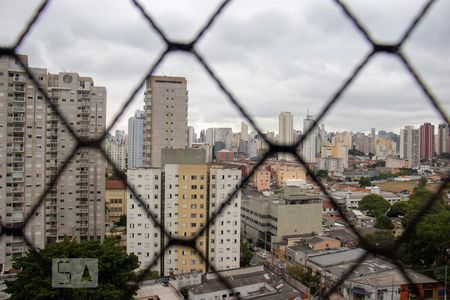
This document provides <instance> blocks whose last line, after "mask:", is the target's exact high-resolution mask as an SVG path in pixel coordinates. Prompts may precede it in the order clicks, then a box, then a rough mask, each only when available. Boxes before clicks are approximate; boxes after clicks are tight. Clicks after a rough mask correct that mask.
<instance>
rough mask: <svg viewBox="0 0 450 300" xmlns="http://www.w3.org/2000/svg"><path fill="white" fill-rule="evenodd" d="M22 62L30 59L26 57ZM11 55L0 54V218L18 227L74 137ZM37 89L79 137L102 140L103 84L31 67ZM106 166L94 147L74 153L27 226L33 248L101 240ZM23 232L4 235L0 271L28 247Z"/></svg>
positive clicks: (65, 157)
mask: <svg viewBox="0 0 450 300" xmlns="http://www.w3.org/2000/svg"><path fill="white" fill-rule="evenodd" d="M19 60H20V61H21V62H23V63H24V64H25V65H28V57H27V56H25V55H20V56H19ZM19 60H16V59H15V58H11V57H6V56H3V57H1V58H0V119H1V120H3V121H4V122H3V123H2V124H0V169H1V170H2V171H1V173H0V216H1V220H2V222H3V224H4V225H5V226H7V227H15V228H20V227H21V226H23V222H24V219H25V217H26V216H27V214H28V213H29V211H30V208H31V207H33V205H34V204H35V203H36V202H37V201H38V200H39V198H40V196H41V194H42V193H43V192H44V190H45V188H46V185H47V184H49V183H50V181H52V180H53V178H54V177H55V176H56V174H57V171H58V168H59V167H60V166H61V164H62V163H63V162H64V161H66V160H67V158H68V156H69V155H70V154H71V152H72V151H73V149H74V146H75V141H74V139H73V137H72V136H71V134H70V133H69V131H68V130H67V128H66V127H65V126H64V125H63V124H62V122H61V120H60V118H59V117H58V115H57V114H56V113H55V112H54V111H53V110H52V109H51V107H50V106H48V103H47V102H46V100H45V99H44V95H42V94H41V93H40V92H39V91H38V89H37V87H36V86H35V85H34V83H33V82H32V81H31V80H30V78H29V76H28V75H27V74H26V73H25V71H24V70H23V69H22V67H21V66H20V64H19ZM30 70H31V72H32V73H33V74H34V76H35V78H36V79H37V80H38V81H39V83H40V85H41V87H42V88H43V89H44V90H45V91H47V92H48V95H49V101H50V102H52V103H54V104H55V105H56V106H57V107H58V109H59V111H60V112H61V114H62V115H64V116H65V118H66V120H67V122H69V124H70V125H71V126H72V127H73V129H74V131H75V132H76V133H77V134H78V135H79V136H80V137H81V138H83V139H95V138H99V137H100V136H101V135H102V134H103V132H104V130H105V126H106V122H105V121H106V89H105V88H104V87H96V86H94V82H93V80H92V78H90V77H81V76H79V75H78V74H77V73H59V74H49V73H48V72H47V70H46V69H43V68H30ZM104 178H105V166H104V159H103V156H102V155H101V154H100V153H99V152H98V151H96V150H94V149H87V148H83V149H80V150H78V151H77V153H76V154H75V156H74V157H73V159H72V160H71V161H70V162H69V163H68V165H67V168H66V169H65V171H64V172H63V173H62V174H60V176H59V178H58V182H57V184H56V185H55V186H54V187H53V188H52V189H51V190H50V191H49V192H48V193H47V195H46V197H45V198H44V199H45V200H44V203H43V204H42V205H41V206H40V207H39V208H38V209H37V210H36V211H35V213H34V215H33V217H32V218H31V219H30V220H29V221H28V223H27V225H26V226H25V229H24V234H25V236H26V237H27V238H28V239H29V240H30V241H31V244H32V245H33V246H34V247H36V248H42V247H44V246H45V244H46V243H47V242H55V241H57V240H60V239H62V238H63V237H64V236H69V237H73V238H77V239H78V240H87V239H102V238H103V236H104V233H105V223H104V222H105V214H104V213H105V209H104V207H105V204H104V189H105V182H104V180H105V179H104ZM26 249H27V248H26V245H25V243H24V241H23V239H22V238H20V237H15V236H8V235H4V236H3V238H2V239H1V241H0V264H1V269H3V270H5V269H10V268H11V267H12V258H14V257H17V256H22V255H23V253H24V252H25V251H26Z"/></svg>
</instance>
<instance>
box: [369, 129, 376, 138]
mask: <svg viewBox="0 0 450 300" xmlns="http://www.w3.org/2000/svg"><path fill="white" fill-rule="evenodd" d="M375 137H376V135H375V128H371V129H370V138H372V139H375Z"/></svg>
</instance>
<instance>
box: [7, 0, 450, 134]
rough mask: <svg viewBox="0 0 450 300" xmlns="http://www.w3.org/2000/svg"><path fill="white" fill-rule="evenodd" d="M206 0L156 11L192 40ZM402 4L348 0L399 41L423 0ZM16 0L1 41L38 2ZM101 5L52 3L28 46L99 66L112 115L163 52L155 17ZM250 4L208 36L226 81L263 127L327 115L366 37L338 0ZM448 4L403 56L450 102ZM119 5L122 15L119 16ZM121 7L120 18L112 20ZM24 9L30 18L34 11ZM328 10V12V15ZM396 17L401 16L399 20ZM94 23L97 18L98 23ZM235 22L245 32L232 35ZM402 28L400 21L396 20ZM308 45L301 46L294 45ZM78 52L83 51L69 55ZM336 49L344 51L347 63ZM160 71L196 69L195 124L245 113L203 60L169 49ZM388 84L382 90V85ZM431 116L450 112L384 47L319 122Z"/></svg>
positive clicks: (125, 6) (41, 60) (206, 46)
mask: <svg viewBox="0 0 450 300" xmlns="http://www.w3.org/2000/svg"><path fill="white" fill-rule="evenodd" d="M405 3H406V2H405ZM405 3H403V4H405ZM204 4H205V5H200V6H195V8H194V7H190V6H189V4H185V3H177V4H172V5H170V6H168V7H167V5H165V6H163V5H160V4H159V3H154V4H152V5H154V6H152V10H151V14H152V16H154V18H155V20H156V21H157V22H158V23H160V24H161V27H162V28H163V30H164V32H166V33H167V34H168V36H169V37H170V38H174V39H179V40H187V39H188V38H189V37H190V36H192V35H193V34H194V33H195V32H196V30H197V28H199V27H200V26H201V25H202V23H203V22H204V20H206V19H207V17H208V15H209V14H210V13H211V12H212V11H213V10H214V9H215V8H216V6H217V3H210V2H209V1H208V2H206V3H204ZM403 4H402V1H400V2H399V3H395V4H393V3H387V2H377V3H370V4H367V3H364V4H361V3H357V2H353V1H351V2H350V3H348V5H349V7H350V8H351V9H352V10H354V12H355V14H357V15H358V16H360V17H361V18H362V19H363V18H365V20H364V21H365V22H366V23H364V25H365V26H366V27H367V28H369V30H370V31H371V32H372V34H373V36H374V37H375V38H377V39H379V40H382V41H384V40H386V41H391V40H395V39H396V38H397V37H398V36H399V35H401V33H402V29H403V28H406V25H407V24H408V22H409V20H410V19H411V18H412V17H413V16H414V15H415V14H416V12H417V11H418V10H419V9H420V7H421V6H422V4H423V2H422V1H414V2H411V1H409V2H408V5H403ZM6 5H7V6H6V7H5V9H2V12H0V16H1V18H0V19H2V20H3V22H7V23H8V26H9V27H12V28H14V30H11V31H7V32H2V33H1V34H0V42H1V44H2V45H7V44H9V43H10V42H11V40H12V37H13V36H15V34H16V33H17V31H20V28H21V24H22V23H23V20H21V19H20V18H18V19H17V20H16V19H11V16H12V15H13V14H9V13H8V12H9V11H10V10H14V9H18V8H19V7H18V6H20V9H22V10H23V11H24V12H27V11H30V12H31V11H32V9H33V8H34V6H33V5H29V3H26V2H24V3H20V4H17V3H12V4H10V3H8V4H6ZM102 5H104V3H101V2H99V3H97V2H96V3H92V4H91V3H90V4H89V7H90V9H89V10H85V9H83V5H80V4H79V3H75V2H74V3H70V2H68V3H64V5H62V4H59V3H52V4H51V5H50V6H49V8H48V10H47V11H46V13H45V14H47V15H48V17H44V18H42V19H41V20H39V22H38V24H37V26H36V28H34V29H33V30H32V32H31V33H30V36H29V37H28V38H27V39H26V40H25V43H24V44H23V46H22V47H21V48H20V51H21V52H22V53H24V54H28V55H29V56H30V63H31V64H32V65H34V66H37V67H40V66H45V67H47V68H48V70H49V72H56V71H60V70H77V71H78V72H80V73H83V74H92V76H93V77H95V78H96V82H98V84H100V85H102V86H106V88H107V89H108V91H109V96H108V97H109V100H110V101H109V105H108V114H107V116H108V119H107V123H109V122H110V121H111V118H112V117H113V116H114V115H115V114H116V113H117V112H118V111H119V109H120V107H121V105H122V103H123V101H124V100H125V99H126V97H127V96H128V95H129V93H130V92H131V90H132V89H133V88H134V87H135V85H136V83H137V82H138V81H139V80H140V79H141V78H142V77H143V74H144V73H145V72H146V71H147V68H148V67H149V66H150V65H151V64H152V62H153V61H154V60H155V59H156V57H157V56H158V54H159V53H160V52H161V51H162V49H163V45H162V43H161V41H159V40H158V38H157V36H156V35H155V34H154V33H153V32H151V31H150V30H148V29H147V28H148V27H147V24H146V23H145V20H142V18H141V17H140V16H139V13H138V12H137V11H136V10H135V9H134V8H133V7H132V6H131V5H130V4H129V3H127V2H125V3H122V4H120V3H114V4H110V3H108V8H109V9H108V10H104V9H101V7H102ZM249 5H250V4H248V3H243V2H232V3H231V4H230V5H229V6H228V7H227V8H226V9H225V10H224V13H223V15H222V16H221V17H220V18H218V20H217V22H216V23H215V24H214V25H213V27H212V28H211V30H210V32H208V34H207V35H206V36H205V39H204V40H202V41H201V43H200V44H199V46H198V50H199V52H200V53H201V54H203V55H204V56H205V59H206V61H207V62H208V63H209V64H210V66H211V68H212V69H213V70H214V71H215V72H216V73H217V75H218V77H219V78H220V79H221V80H222V81H223V82H224V84H225V86H226V87H227V88H228V89H229V90H230V91H231V92H232V93H233V94H234V95H235V96H236V97H237V98H238V99H239V100H240V101H241V102H242V104H243V105H244V107H245V108H246V109H247V110H248V111H249V112H250V113H251V115H252V116H254V117H255V121H256V122H257V124H259V126H260V128H261V130H262V131H267V130H269V131H276V128H277V127H278V124H277V115H278V114H279V113H280V112H281V111H291V112H292V113H293V116H294V128H301V120H299V118H303V116H304V115H305V112H306V110H307V108H308V107H309V110H310V112H311V114H312V115H313V116H314V117H317V114H318V112H320V110H321V109H322V107H323V106H324V105H325V102H326V101H327V100H328V99H329V98H330V96H331V95H332V94H333V93H334V92H335V91H336V89H337V88H338V87H339V85H340V84H342V82H343V80H344V79H345V77H346V76H347V75H348V74H349V73H350V71H351V70H352V68H353V67H354V66H355V65H356V64H357V63H358V62H359V60H360V59H361V58H362V57H363V56H364V54H365V53H366V52H367V51H368V46H367V45H366V44H365V42H364V40H363V39H362V38H361V36H360V35H359V33H358V32H357V31H356V30H355V29H354V28H353V27H352V25H351V24H350V23H349V22H348V20H346V19H345V17H344V16H342V14H341V12H340V11H339V9H338V8H337V7H335V5H334V4H333V3H328V2H327V3H324V4H322V5H320V6H319V5H318V4H313V3H296V2H294V3H292V5H286V6H279V5H278V6H277V5H276V4H271V3H267V4H264V5H262V4H261V5H258V6H256V7H255V9H254V10H248V9H246V8H248V6H249ZM270 5H275V6H274V7H270ZM449 5H450V4H449V3H447V2H444V1H440V2H437V3H436V5H434V6H433V7H432V8H431V10H430V12H429V14H431V15H432V18H431V17H430V18H428V19H427V18H426V19H425V20H424V22H422V23H421V24H420V26H418V28H417V29H416V30H415V31H414V32H413V35H412V37H411V39H410V40H409V41H408V43H407V44H406V45H405V49H404V50H405V55H406V56H407V57H408V58H410V59H411V60H412V63H413V66H414V67H415V68H416V69H417V71H418V72H419V74H421V75H422V77H423V80H424V81H425V82H426V83H427V84H428V85H429V86H430V88H431V90H433V92H434V93H435V96H436V97H437V98H438V100H440V101H441V102H442V103H441V104H442V105H443V106H444V108H446V109H447V111H448V108H449V106H450V102H449V101H448V100H446V99H450V97H449V95H450V91H449V86H450V85H449V84H448V80H447V77H446V76H443V74H448V66H447V65H446V64H443V63H440V62H441V61H445V60H447V59H448V53H450V51H449V45H448V43H445V42H442V41H445V40H446V39H445V37H446V36H447V35H448V31H449V28H448V26H447V25H446V16H445V13H444V12H445V11H448V6H449ZM80 9H82V10H83V12H82V14H83V18H84V19H83V20H84V22H75V21H74V22H71V18H72V16H71V15H77V14H76V13H73V14H72V12H77V11H79V10H80ZM147 9H148V8H147ZM118 11H120V14H117V12H118ZM248 11H251V13H247V12H248ZM66 12H70V14H69V13H67V14H66ZM368 12H370V13H371V14H373V15H374V16H383V20H384V22H381V23H380V22H375V20H376V18H375V17H373V18H366V17H367V14H368ZM111 14H112V15H114V18H111ZM23 15H24V16H23V18H25V17H26V13H24V14H23ZM322 15H326V16H327V18H323V17H318V16H322ZM393 15H395V16H397V17H398V18H395V19H394V18H391V16H393ZM255 16H256V17H255ZM294 16H295V17H294ZM298 16H302V18H299V17H298ZM99 17H101V18H102V19H103V20H104V24H103V25H102V26H101V27H98V26H90V25H92V24H96V23H97V22H96V20H97V19H98V18H99ZM261 18H263V19H265V20H266V22H265V24H266V25H265V27H264V32H265V34H266V35H267V37H264V36H261V34H260V33H259V32H262V31H261V27H260V24H259V22H258V24H256V23H255V22H254V21H253V20H257V19H261ZM112 20H114V22H113V21H112ZM299 20H302V21H299ZM49 22H51V23H49ZM302 22H303V23H302ZM62 24H64V26H63V25H62ZM67 24H68V25H67ZM85 26H89V30H86V27H85ZM140 27H143V28H145V29H144V31H141V30H137V29H138V28H140ZM237 27H242V28H246V30H243V31H242V32H240V31H239V30H238V31H237V32H239V34H230V33H231V31H232V32H235V31H236V30H235V29H236V28H237ZM331 28H332V29H333V30H331ZM392 28H396V30H390V29H392ZM397 28H398V29H397ZM285 29H287V30H285ZM436 29H438V30H436ZM55 30H58V32H57V33H56V32H55ZM230 30H231V31H230ZM113 32H114V34H112V33H113ZM280 32H283V35H280V34H279V33H280ZM61 33H63V34H61ZM64 33H66V34H64ZM431 33H432V34H431ZM54 36H60V37H62V36H65V38H54ZM276 36H280V37H277V38H275V37H276ZM281 36H282V37H281ZM336 36H339V39H338V38H336ZM252 37H254V38H252ZM74 39H75V41H85V43H89V47H85V46H86V44H83V42H73V41H74ZM41 41H45V42H44V43H45V44H41ZM297 41H298V42H301V41H305V42H306V43H297ZM323 41H327V43H324V42H323ZM300 44H301V45H302V48H298V47H297V46H295V45H300ZM99 45H100V46H99ZM262 45H264V46H265V47H261V46H262ZM428 45H432V47H428ZM291 46H292V49H290V48H291ZM240 47H245V48H240ZM105 48H106V49H108V52H107V53H108V54H107V55H92V54H93V53H104V52H103V50H104V49H105ZM116 48H117V49H120V50H119V51H117V50H115V49H116ZM86 49H88V50H86ZM243 49H246V50H247V49H248V53H247V52H246V51H245V52H244V54H245V55H241V54H242V53H243V52H242V50H243ZM328 49H338V50H335V51H331V50H328ZM55 51H57V52H55ZM73 51H76V53H78V54H79V55H77V56H76V57H73V56H71V55H68V54H69V53H73ZM336 51H337V52H336ZM242 57H243V58H242ZM335 57H339V61H336V59H334V58H335ZM157 74H158V75H174V76H175V75H176V76H183V77H186V78H187V79H188V85H189V86H190V108H189V113H188V114H189V116H190V118H189V120H188V125H190V126H194V127H195V128H196V129H203V128H207V127H233V129H234V130H237V129H238V128H239V127H238V126H239V122H240V121H242V118H241V115H240V114H239V113H238V112H237V110H236V109H235V108H233V107H232V106H231V105H230V104H229V103H228V100H227V99H226V98H225V96H224V95H223V93H221V92H220V91H219V90H218V89H217V88H216V86H215V84H214V83H213V82H212V81H211V79H210V78H208V77H207V76H206V73H205V71H204V70H203V69H202V67H201V66H199V65H198V64H196V63H195V61H194V60H193V59H191V58H190V57H188V56H186V55H185V54H179V53H174V54H171V55H169V56H168V57H167V58H166V59H165V60H164V61H163V63H162V65H161V66H160V67H159V68H158V69H157V70H156V71H155V75H157ZM380 86H382V87H383V88H382V89H380V88H379V87H380ZM143 100H144V96H143V89H142V90H141V91H140V92H139V93H138V94H137V96H136V99H135V101H134V102H133V104H132V105H131V106H130V107H129V108H128V109H127V111H126V112H125V114H124V115H123V117H122V118H121V119H120V121H119V123H118V124H117V126H116V127H117V128H114V130H115V129H121V130H125V129H126V123H127V120H128V117H130V116H131V115H132V114H134V111H135V110H137V109H142V105H143ZM261 103H264V104H265V105H260V104H261ZM361 103H364V105H361ZM405 107H407V109H408V111H407V112H406V110H405V109H404V108H405ZM428 108H429V109H428ZM296 120H297V121H296ZM425 122H432V123H434V124H437V123H440V119H438V118H437V114H436V113H435V112H434V111H433V109H432V108H431V106H429V105H428V102H426V100H425V97H424V96H423V95H422V93H421V91H420V90H419V89H418V88H417V87H416V85H415V83H414V81H413V79H412V78H411V77H410V76H409V74H407V73H406V72H405V70H404V68H403V67H402V66H401V65H400V64H399V62H397V61H395V60H393V59H392V58H390V57H387V56H384V55H379V56H377V57H375V59H374V61H372V62H371V63H370V64H369V65H368V66H366V68H365V69H364V70H363V71H362V73H361V77H359V78H358V79H357V80H356V81H355V82H354V83H353V85H352V86H351V87H350V89H349V90H348V91H347V92H346V93H344V95H343V98H342V100H341V101H340V102H338V103H337V105H336V106H335V107H334V108H333V109H332V111H331V112H330V114H329V115H328V117H326V118H325V120H322V121H321V123H325V124H327V126H328V127H330V128H331V131H335V130H341V129H347V130H349V131H352V130H353V131H356V130H357V129H358V128H362V127H363V124H367V125H366V127H367V130H369V129H370V128H371V127H375V128H379V129H380V130H386V131H394V132H398V131H399V130H400V129H401V128H402V127H403V126H404V125H405V124H408V125H414V126H418V125H419V124H422V123H425ZM247 123H248V122H247ZM249 125H250V124H249ZM251 130H252V128H249V131H251ZM362 131H365V130H364V129H362Z"/></svg>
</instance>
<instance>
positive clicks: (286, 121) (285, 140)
mask: <svg viewBox="0 0 450 300" xmlns="http://www.w3.org/2000/svg"><path fill="white" fill-rule="evenodd" d="M294 142H295V141H294V117H293V116H292V114H291V113H290V112H282V113H280V115H279V117H278V143H279V144H280V145H292V144H293V143H294ZM278 159H279V160H292V159H293V157H292V155H290V154H288V153H279V154H278Z"/></svg>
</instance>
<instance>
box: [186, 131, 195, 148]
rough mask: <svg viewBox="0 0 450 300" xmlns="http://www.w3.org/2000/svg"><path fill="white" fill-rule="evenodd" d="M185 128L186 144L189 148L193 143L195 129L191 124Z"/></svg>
mask: <svg viewBox="0 0 450 300" xmlns="http://www.w3.org/2000/svg"><path fill="white" fill-rule="evenodd" d="M187 130H188V131H187V146H188V147H189V148H190V147H192V144H193V143H195V129H194V127H192V126H188V129H187Z"/></svg>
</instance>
